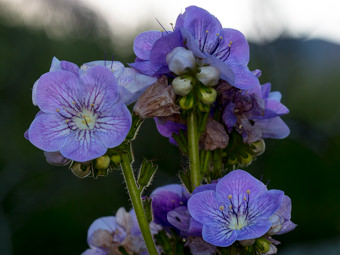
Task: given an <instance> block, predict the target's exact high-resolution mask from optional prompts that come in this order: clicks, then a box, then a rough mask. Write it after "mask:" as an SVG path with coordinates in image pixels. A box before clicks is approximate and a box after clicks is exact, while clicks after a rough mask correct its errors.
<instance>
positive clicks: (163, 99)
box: [133, 76, 180, 119]
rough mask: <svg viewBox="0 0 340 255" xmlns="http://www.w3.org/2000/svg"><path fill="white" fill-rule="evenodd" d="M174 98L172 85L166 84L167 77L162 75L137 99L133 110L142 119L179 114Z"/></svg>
mask: <svg viewBox="0 0 340 255" xmlns="http://www.w3.org/2000/svg"><path fill="white" fill-rule="evenodd" d="M175 99H176V95H175V92H174V90H173V88H172V86H168V80H167V78H166V77H165V76H162V77H160V78H159V79H158V80H157V81H156V82H155V83H154V84H152V85H151V86H150V87H148V88H147V90H146V91H145V92H144V94H143V95H142V96H141V97H140V98H139V99H138V100H137V102H136V104H135V106H134V108H133V111H134V112H135V113H136V114H137V115H138V116H139V117H140V118H142V119H146V118H153V117H167V116H171V115H173V114H179V113H180V111H179V110H180V107H179V106H178V105H176V104H175Z"/></svg>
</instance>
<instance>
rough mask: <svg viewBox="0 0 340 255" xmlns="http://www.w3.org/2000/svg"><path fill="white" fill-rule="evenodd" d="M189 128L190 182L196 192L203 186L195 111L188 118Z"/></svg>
mask: <svg viewBox="0 0 340 255" xmlns="http://www.w3.org/2000/svg"><path fill="white" fill-rule="evenodd" d="M187 127H188V151H189V165H190V180H191V188H192V190H194V189H195V188H196V187H198V186H199V185H201V176H200V160H199V148H198V141H199V136H198V130H197V116H196V112H195V111H194V110H192V111H190V112H189V114H188V117H187Z"/></svg>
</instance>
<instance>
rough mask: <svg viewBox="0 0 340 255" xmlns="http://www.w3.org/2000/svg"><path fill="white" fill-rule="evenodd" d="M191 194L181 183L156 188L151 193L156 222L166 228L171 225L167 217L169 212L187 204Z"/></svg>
mask: <svg viewBox="0 0 340 255" xmlns="http://www.w3.org/2000/svg"><path fill="white" fill-rule="evenodd" d="M189 196H190V194H189V193H188V192H187V191H186V189H185V187H184V186H183V185H180V184H169V185H165V186H162V187H159V188H157V189H155V190H154V191H153V192H152V193H151V195H150V198H151V199H152V204H151V205H152V212H153V217H154V219H153V220H154V222H155V223H156V224H159V225H161V226H163V227H164V228H167V227H171V226H172V225H171V224H170V223H169V222H168V219H167V215H168V212H170V211H172V210H174V209H175V208H177V207H180V206H186V204H187V201H188V198H189Z"/></svg>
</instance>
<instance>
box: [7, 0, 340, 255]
mask: <svg viewBox="0 0 340 255" xmlns="http://www.w3.org/2000/svg"><path fill="white" fill-rule="evenodd" d="M65 3H66V2H65ZM2 7H3V6H1V5H0V10H2V11H1V12H0V15H1V17H0V116H1V125H0V134H1V146H0V253H1V254H2V255H10V254H80V253H81V252H82V251H84V250H85V249H86V248H87V247H88V246H87V243H86V235H87V229H88V227H89V225H90V224H91V222H92V221H93V220H95V219H96V218H98V217H101V216H107V215H112V214H114V213H115V211H116V210H117V209H118V208H119V207H121V206H125V207H126V208H129V207H130V203H129V199H128V196H127V194H126V190H125V187H124V184H123V178H122V175H121V173H120V172H119V171H116V172H113V173H112V174H110V175H109V176H108V177H107V178H99V179H97V180H93V179H90V178H88V179H78V178H76V177H75V176H73V175H72V173H71V172H70V170H68V168H67V167H54V166H51V165H49V164H47V163H46V161H45V158H44V156H43V153H42V152H41V151H40V150H39V149H37V148H35V147H34V146H33V145H31V144H30V143H29V142H28V141H26V140H25V139H24V136H23V134H24V132H25V131H26V129H27V128H28V127H29V125H30V123H31V121H32V120H33V118H34V116H35V114H36V113H37V111H38V109H37V107H34V106H33V105H32V102H31V88H32V86H33V84H34V82H35V81H36V80H37V79H38V78H39V76H40V75H42V74H43V73H45V72H47V71H48V70H49V66H50V62H51V60H52V57H53V56H56V57H58V58H59V59H61V60H68V61H72V62H74V63H76V64H78V65H80V64H82V63H85V62H88V61H92V60H100V59H103V58H104V55H105V52H106V54H107V55H108V56H111V55H113V56H114V58H115V59H116V60H120V61H122V62H124V63H128V62H132V61H133V60H134V56H133V53H132V51H129V50H130V49H132V43H133V36H135V35H136V34H137V33H138V32H141V31H143V28H141V29H140V31H134V32H135V33H136V34H132V35H131V38H130V39H129V40H128V41H127V42H126V48H125V49H122V48H117V47H113V44H112V39H111V38H110V37H109V36H108V34H109V32H108V30H107V29H108V27H107V26H106V25H105V22H104V21H103V20H101V18H100V17H98V16H97V15H96V14H94V13H92V12H91V11H90V10H88V9H85V8H80V7H78V6H74V5H73V4H70V5H69V6H67V8H68V10H69V11H70V10H71V13H72V15H74V16H73V18H74V20H75V21H76V22H75V24H74V29H73V30H72V31H71V32H70V33H68V34H67V36H66V37H56V36H51V35H50V34H49V33H47V32H46V30H43V29H38V28H30V27H28V26H26V25H24V24H22V23H18V22H12V20H11V19H10V18H9V15H8V13H6V10H5V9H3V8H2ZM72 8H73V9H72ZM144 30H149V29H148V28H145V29H144ZM119 39H120V38H116V40H119ZM250 47H251V58H250V59H251V62H250V65H249V66H250V69H255V68H258V69H261V70H263V76H262V77H261V81H262V83H264V82H268V81H270V82H271V83H272V88H273V90H279V91H281V93H282V95H283V103H284V104H285V105H286V106H287V107H288V108H289V109H290V111H291V112H290V114H289V115H288V116H285V117H283V119H284V120H285V121H286V122H287V124H288V125H289V126H290V128H291V135H290V136H289V137H288V138H287V139H284V140H270V141H269V140H267V142H266V144H267V150H266V153H265V154H263V155H262V156H260V157H259V158H258V160H257V161H256V162H254V163H253V164H252V166H251V167H250V168H249V169H250V171H251V173H252V174H254V175H255V176H257V177H258V178H260V177H261V176H263V179H264V180H270V183H269V188H275V189H281V190H284V191H285V193H286V194H287V195H288V196H290V197H291V199H292V201H293V212H292V220H293V221H294V222H295V223H297V224H298V227H297V229H296V230H295V231H293V232H291V233H289V234H286V235H284V236H278V237H277V239H278V240H279V241H282V243H283V244H282V245H280V246H279V250H280V252H279V254H327V255H329V254H340V251H339V249H340V245H339V243H340V235H339V233H340V213H339V212H340V203H339V195H340V193H339V190H338V185H339V179H340V171H339V165H340V156H339V153H340V100H339V96H340V86H339V81H340V72H339V70H340V69H339V67H340V45H336V44H333V43H329V42H326V41H322V40H297V39H291V38H287V37H285V38H279V39H278V40H276V41H273V42H270V43H267V44H263V45H255V44H251V46H250ZM126 52H127V53H130V55H129V54H126ZM135 156H136V159H137V161H139V160H140V159H141V158H142V156H145V157H147V158H149V159H155V160H157V163H158V164H159V171H158V172H157V174H156V177H155V180H154V182H153V187H151V188H149V189H148V190H147V193H150V192H151V191H152V189H153V188H154V187H156V186H160V185H164V184H168V183H174V182H178V178H177V177H176V174H177V172H178V170H179V169H180V168H181V164H185V161H183V159H182V158H181V156H180V154H179V153H178V151H177V148H176V147H174V146H172V145H170V144H169V143H168V141H167V140H166V139H165V138H163V137H161V136H160V135H159V134H158V133H157V131H156V129H155V125H154V123H153V121H152V120H150V121H146V122H145V123H144V125H143V127H142V129H141V132H140V134H139V136H138V137H137V140H136V142H135ZM281 251H282V253H281Z"/></svg>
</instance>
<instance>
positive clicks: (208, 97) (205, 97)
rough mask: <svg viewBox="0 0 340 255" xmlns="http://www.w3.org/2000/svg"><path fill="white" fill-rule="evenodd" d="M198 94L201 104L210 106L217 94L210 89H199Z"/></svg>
mask: <svg viewBox="0 0 340 255" xmlns="http://www.w3.org/2000/svg"><path fill="white" fill-rule="evenodd" d="M199 92H200V99H201V101H202V103H205V104H212V103H214V102H215V101H216V96H217V92H216V90H215V89H213V88H210V87H200V89H199Z"/></svg>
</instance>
